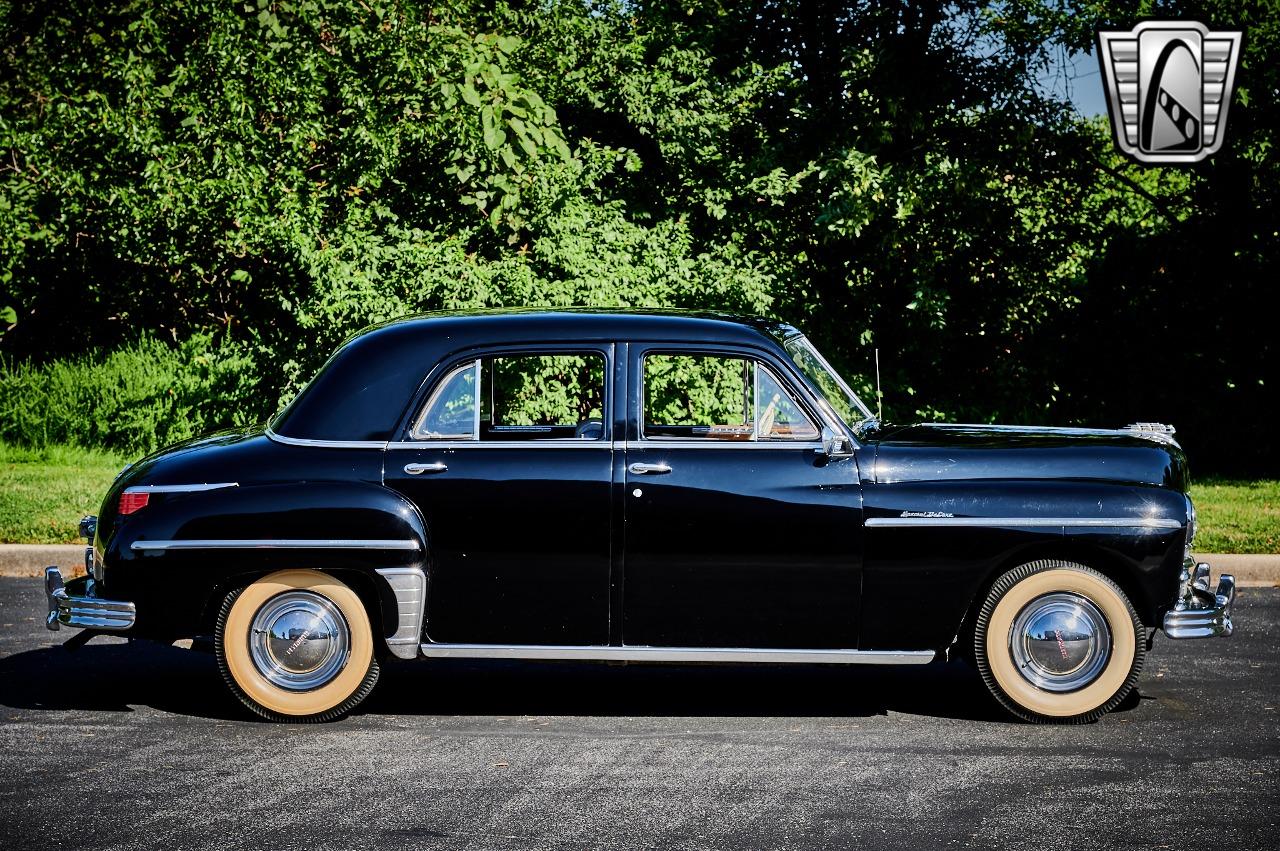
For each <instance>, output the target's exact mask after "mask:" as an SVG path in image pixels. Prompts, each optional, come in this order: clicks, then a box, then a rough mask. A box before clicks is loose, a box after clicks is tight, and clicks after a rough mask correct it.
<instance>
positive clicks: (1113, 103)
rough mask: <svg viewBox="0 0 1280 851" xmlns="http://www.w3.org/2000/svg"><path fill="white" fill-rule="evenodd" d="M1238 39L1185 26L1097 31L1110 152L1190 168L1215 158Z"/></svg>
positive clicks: (1173, 23) (1223, 129) (1186, 23)
mask: <svg viewBox="0 0 1280 851" xmlns="http://www.w3.org/2000/svg"><path fill="white" fill-rule="evenodd" d="M1242 38H1243V33H1240V32H1209V29H1208V28H1207V27H1205V26H1204V25H1203V24H1198V23H1195V22H1191V21H1144V22H1143V23H1140V24H1138V25H1137V26H1136V27H1134V28H1133V30H1132V31H1130V32H1102V31H1099V32H1098V62H1099V63H1100V64H1101V65H1102V78H1103V80H1104V81H1105V82H1106V87H1107V106H1108V107H1109V108H1110V111H1111V129H1112V130H1113V131H1114V132H1115V139H1116V146H1117V147H1118V148H1120V150H1121V151H1123V152H1124V153H1126V154H1128V155H1129V156H1131V157H1133V158H1134V159H1135V160H1137V161H1138V162H1143V163H1183V164H1185V163H1194V162H1199V161H1200V160H1202V159H1204V158H1205V157H1208V156H1211V155H1212V154H1215V153H1217V151H1218V149H1219V148H1221V147H1222V139H1223V136H1224V134H1225V133H1226V129H1227V107H1228V106H1230V105H1231V88H1232V85H1233V84H1234V83H1235V77H1236V65H1238V64H1239V62H1240V44H1241V41H1242Z"/></svg>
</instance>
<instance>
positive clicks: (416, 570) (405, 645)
mask: <svg viewBox="0 0 1280 851" xmlns="http://www.w3.org/2000/svg"><path fill="white" fill-rule="evenodd" d="M377 573H378V575H379V576H381V577H382V578H383V579H385V580H386V581H387V585H389V586H390V587H391V593H392V594H394V595H395V598H396V618H397V620H396V623H397V627H396V631H395V632H394V633H392V634H391V635H389V636H388V637H387V649H389V650H390V651H391V652H392V653H393V654H395V655H396V656H399V657H400V658H401V659H414V658H417V655H418V643H419V642H421V641H422V617H423V615H424V614H425V613H426V608H427V574H425V573H424V572H423V571H422V568H420V567H379V568H377Z"/></svg>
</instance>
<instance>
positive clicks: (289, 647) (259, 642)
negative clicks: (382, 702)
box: [213, 570, 379, 722]
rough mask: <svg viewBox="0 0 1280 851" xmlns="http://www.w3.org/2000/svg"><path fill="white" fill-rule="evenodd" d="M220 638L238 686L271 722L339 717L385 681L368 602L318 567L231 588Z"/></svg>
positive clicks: (226, 675) (224, 664)
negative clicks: (380, 671)
mask: <svg viewBox="0 0 1280 851" xmlns="http://www.w3.org/2000/svg"><path fill="white" fill-rule="evenodd" d="M213 644H214V652H215V654H216V655H217V658H218V668H219V670H220V671H221V672H222V676H223V679H225V680H226V682H227V685H228V686H230V687H231V691H232V692H233V693H234V694H235V695H236V697H238V698H239V699H240V701H241V702H242V703H244V704H245V706H248V707H249V708H250V709H251V710H253V711H254V712H256V713H257V714H258V715H261V716H262V717H264V718H268V719H270V720H272V721H313V722H315V721H331V720H333V719H335V718H340V717H341V716H343V715H345V714H346V713H348V712H350V711H351V710H352V709H354V708H355V707H356V706H357V705H358V704H359V703H360V702H361V701H362V700H364V699H365V698H366V697H367V696H368V695H369V693H370V692H371V691H373V687H374V686H375V685H376V684H377V682H378V673H379V669H378V661H377V659H375V658H374V652H373V648H374V641H373V628H372V626H371V624H370V622H369V615H368V613H367V612H366V611H365V608H364V604H363V603H362V602H361V601H360V598H359V597H358V596H357V595H356V593H355V592H354V591H352V590H351V588H349V587H348V586H347V585H345V584H343V583H342V582H339V581H338V580H337V579H334V578H333V577H332V576H329V575H328V574H325V573H321V572H319V571H315V570H282V571H279V572H277V573H273V574H271V575H269V576H264V577H263V578H261V579H259V580H258V581H256V582H254V583H253V584H252V585H249V586H248V587H246V588H242V589H240V590H237V591H233V592H231V593H230V594H228V595H227V598H226V599H225V600H224V601H223V603H222V609H221V610H220V611H219V613H218V622H217V626H216V628H215V631H214V642H213Z"/></svg>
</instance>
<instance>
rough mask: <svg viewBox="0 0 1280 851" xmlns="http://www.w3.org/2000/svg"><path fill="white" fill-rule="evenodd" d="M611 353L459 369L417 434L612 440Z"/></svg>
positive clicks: (497, 360) (497, 359) (479, 363)
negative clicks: (607, 421)
mask: <svg viewBox="0 0 1280 851" xmlns="http://www.w3.org/2000/svg"><path fill="white" fill-rule="evenodd" d="M604 376H605V359H604V356H603V355H601V354H598V353H584V354H547V355H544V354H509V355H496V356H491V357H485V358H480V359H479V360H476V361H469V362H468V363H466V364H463V365H461V366H459V367H457V368H456V369H455V370H454V371H453V372H451V373H450V374H449V375H448V376H446V377H445V379H444V380H443V381H442V382H441V383H440V385H439V386H438V387H437V388H436V390H435V391H434V392H433V393H432V394H431V396H430V398H429V399H428V401H427V404H426V406H425V407H424V408H423V411H422V414H421V415H420V416H419V418H418V420H417V423H416V424H415V426H414V428H413V438H414V439H415V440H437V439H453V440H482V441H485V440H549V439H562V438H575V439H579V440H601V439H603V438H604V416H603V412H604V393H605V377H604Z"/></svg>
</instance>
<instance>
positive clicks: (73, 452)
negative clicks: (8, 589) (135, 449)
mask: <svg viewBox="0 0 1280 851" xmlns="http://www.w3.org/2000/svg"><path fill="white" fill-rule="evenodd" d="M128 460H130V459H128V458H126V457H125V456H123V455H117V454H114V453H111V452H101V451H97V450H90V449H79V448H76V447H73V446H50V447H47V448H44V449H22V448H19V447H15V446H10V445H8V444H6V443H0V544H75V543H79V542H80V538H79V535H78V532H77V529H76V526H77V524H78V523H79V522H80V518H81V517H83V516H84V515H86V514H97V513H98V506H99V504H100V503H101V502H102V497H103V496H104V495H105V494H106V492H107V488H109V487H110V486H111V480H112V479H114V478H115V476H116V473H118V472H120V468H121V467H123V466H124V465H125V463H127V461H128Z"/></svg>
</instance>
